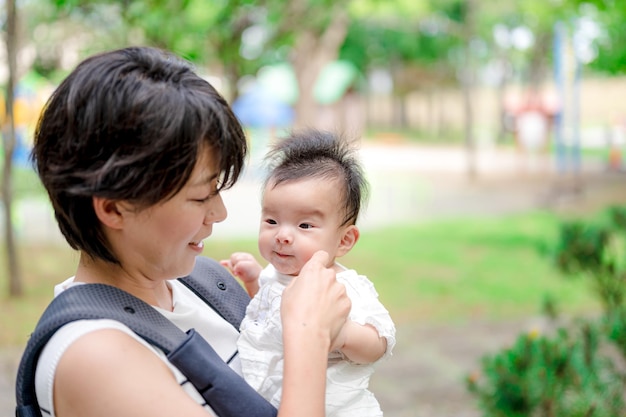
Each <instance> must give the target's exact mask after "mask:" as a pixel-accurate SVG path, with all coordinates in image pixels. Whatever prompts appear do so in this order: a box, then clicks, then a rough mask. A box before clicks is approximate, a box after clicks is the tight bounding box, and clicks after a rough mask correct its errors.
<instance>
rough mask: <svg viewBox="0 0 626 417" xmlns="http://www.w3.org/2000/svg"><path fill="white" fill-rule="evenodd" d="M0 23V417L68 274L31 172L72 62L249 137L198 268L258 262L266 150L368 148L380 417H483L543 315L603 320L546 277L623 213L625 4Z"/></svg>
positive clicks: (69, 11) (147, 6)
mask: <svg viewBox="0 0 626 417" xmlns="http://www.w3.org/2000/svg"><path fill="white" fill-rule="evenodd" d="M0 5H1V9H0V23H1V25H0V29H1V30H2V37H3V40H4V44H5V46H6V47H5V48H0V61H1V62H2V63H3V65H0V83H1V84H2V86H3V89H2V90H1V93H2V98H1V100H0V125H1V134H2V138H3V142H2V143H3V146H2V148H1V149H0V164H2V189H1V194H0V197H1V201H2V205H0V215H1V217H2V222H1V223H0V232H1V233H2V237H3V239H2V241H0V249H2V252H3V253H2V257H1V258H0V259H1V261H0V277H2V278H1V279H0V283H1V284H2V286H1V287H0V288H1V290H0V292H1V295H0V297H1V298H2V302H1V303H0V326H1V331H0V392H2V394H1V395H0V414H1V413H2V411H5V410H7V412H6V413H7V415H8V414H9V413H12V412H13V411H12V410H13V406H14V402H13V401H14V400H13V399H12V389H13V388H12V386H13V379H12V378H14V372H15V367H16V366H17V361H18V360H19V354H20V352H21V349H23V346H24V344H25V343H26V340H27V338H28V334H29V333H30V331H31V329H32V328H33V326H34V325H35V323H36V320H37V318H38V316H39V315H40V314H41V312H42V310H43V308H44V307H45V305H46V304H47V303H48V302H49V300H50V297H51V295H52V285H54V283H56V282H59V281H61V280H62V279H64V278H65V277H66V276H69V275H71V274H72V273H73V269H74V265H75V263H76V260H77V256H76V254H74V253H73V252H72V251H70V250H69V249H68V248H67V246H66V244H65V243H64V242H63V239H62V237H61V236H60V233H59V232H58V230H57V227H56V223H55V221H54V217H53V214H52V211H51V209H50V206H49V204H48V202H47V198H46V195H45V192H44V191H43V190H42V188H41V186H40V185H39V183H38V180H37V178H36V174H35V173H34V171H33V169H32V167H31V164H30V162H29V159H28V155H29V151H30V147H31V146H32V137H33V132H34V129H35V125H36V121H37V118H38V116H39V113H40V111H41V109H42V108H43V106H44V105H45V102H46V100H47V98H48V97H49V95H50V93H51V92H52V91H53V90H54V88H55V86H56V85H57V84H58V83H59V82H60V80H62V79H63V77H64V76H65V75H67V74H68V73H69V71H71V70H72V69H73V68H74V67H75V65H76V64H78V62H79V61H81V60H82V59H83V58H85V57H86V56H88V55H91V54H94V53H97V52H100V51H104V50H109V49H113V48H119V47H124V46H128V45H151V46H156V47H160V48H164V49H168V50H171V51H173V52H175V53H176V54H178V55H180V56H182V57H184V58H185V59H187V60H189V61H190V62H192V63H193V64H194V65H195V67H196V69H197V72H198V73H199V74H201V75H202V76H204V77H205V78H206V79H207V80H208V81H209V82H210V83H211V84H213V85H214V86H215V87H216V88H217V89H218V90H219V91H220V92H221V93H222V94H223V95H224V96H225V97H226V99H227V100H228V101H229V103H231V105H232V107H233V109H234V111H235V113H236V115H237V117H238V118H239V119H240V121H241V122H242V124H243V125H244V127H245V128H246V130H247V133H248V138H249V141H250V148H251V155H250V161H249V164H248V168H247V170H246V172H245V173H244V176H243V178H242V179H241V181H240V182H239V183H238V184H237V186H235V187H234V188H233V189H232V190H228V191H227V192H225V193H224V200H225V202H226V205H227V207H228V209H229V218H228V219H227V220H226V221H225V222H224V223H223V224H220V225H217V226H216V227H215V232H214V235H213V237H212V238H211V239H209V241H208V242H206V243H207V245H206V247H205V254H206V255H208V256H212V257H215V258H218V259H219V258H221V257H226V256H228V254H229V253H230V252H231V251H234V250H249V251H252V252H254V253H257V252H256V243H255V237H256V233H257V225H258V214H259V184H260V181H261V179H262V172H263V166H262V157H263V155H264V153H265V151H266V149H267V146H268V144H271V143H272V142H273V141H276V140H280V137H281V135H283V134H284V133H285V132H287V131H288V130H289V129H293V128H298V127H303V126H315V127H318V128H322V129H330V130H336V131H339V132H342V133H344V134H345V135H346V136H348V137H352V138H356V139H358V140H359V141H360V156H361V159H362V161H363V164H364V167H365V170H366V174H367V176H368V179H369V181H370V183H371V196H370V201H369V206H368V208H367V211H366V212H365V214H364V216H363V218H362V219H361V224H360V226H361V229H362V230H363V231H364V233H363V235H362V238H361V241H360V242H359V245H357V247H355V249H354V251H353V252H351V253H350V254H349V255H348V256H347V258H346V259H345V261H344V263H346V264H349V265H350V266H354V268H356V269H357V270H359V271H362V272H363V273H365V274H366V275H368V276H369V277H370V278H371V279H372V281H374V283H375V284H376V286H377V289H378V290H379V293H380V297H381V299H382V301H383V302H384V303H385V304H386V305H387V306H388V308H389V310H390V311H391V312H392V315H393V316H394V318H395V319H396V322H397V324H398V329H399V337H398V347H397V351H398V352H397V354H396V355H395V356H394V358H392V360H391V361H389V362H388V363H384V364H381V365H380V367H379V372H378V373H377V374H376V375H375V377H374V380H373V381H372V384H373V388H374V390H375V392H376V393H377V395H379V397H380V399H381V403H382V404H383V409H384V410H386V415H388V416H389V417H394V416H428V415H433V416H447V415H450V416H452V415H454V416H477V415H481V411H480V410H482V412H483V414H484V415H488V414H487V411H486V410H487V408H486V407H485V406H484V404H483V405H482V406H481V403H480V402H479V401H478V399H477V398H474V397H472V394H471V393H470V392H468V390H467V389H466V388H465V385H464V378H465V377H466V376H467V375H468V374H471V375H474V374H472V372H473V370H475V369H478V368H479V367H480V357H481V356H482V355H485V354H487V353H489V352H493V351H494V350H496V349H500V348H503V347H505V346H508V345H509V344H511V343H512V342H513V341H514V340H515V337H516V336H517V335H518V334H519V333H520V332H522V333H523V332H525V331H529V329H532V331H533V332H540V333H541V332H542V331H544V330H545V329H546V328H548V327H550V326H548V325H547V324H546V323H547V322H548V321H546V320H547V319H546V318H545V314H544V313H545V312H546V311H552V312H554V311H555V309H556V310H559V311H562V314H563V315H564V316H565V317H570V318H571V317H578V316H580V315H582V316H584V317H589V316H595V315H598V314H600V312H601V311H602V303H601V302H599V301H598V300H597V297H596V296H595V293H594V292H593V290H592V289H591V287H590V286H589V285H588V283H587V282H586V281H585V280H584V279H578V280H576V279H573V280H569V279H566V277H565V276H569V275H572V274H571V273H570V274H566V273H564V271H561V270H559V268H557V266H555V262H554V258H555V256H554V255H555V250H556V249H555V246H558V242H559V236H560V235H559V230H560V227H561V225H562V223H563V222H565V221H569V220H572V219H596V218H601V217H602V216H603V214H602V213H604V210H606V209H607V208H609V207H614V206H616V205H624V204H626V181H625V179H626V176H625V172H626V170H625V164H626V101H625V100H624V99H623V96H624V94H625V93H626V49H625V48H624V47H623V45H624V44H626V7H625V6H624V4H622V2H621V1H618V0H553V1H546V0H524V1H497V0H289V1H283V0H265V1H263V0H260V1H251V0H230V1H229V0H153V1H135V0H102V1H95V0H94V1H87V0H1V1H0ZM620 268H621V267H620ZM574 275H575V274H574ZM553 316H554V314H553ZM550 323H553V322H552V321H550ZM481 407H482V408H481Z"/></svg>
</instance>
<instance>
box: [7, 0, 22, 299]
mask: <svg viewBox="0 0 626 417" xmlns="http://www.w3.org/2000/svg"><path fill="white" fill-rule="evenodd" d="M6 5H7V34H6V37H7V38H6V47H7V59H8V64H9V80H8V83H7V93H6V112H7V118H6V125H5V127H4V129H3V130H4V169H3V173H2V174H3V175H2V201H3V202H4V233H5V241H6V251H7V252H6V255H7V261H8V262H7V265H8V271H7V272H8V274H9V295H10V296H12V297H16V296H20V295H22V293H23V289H22V277H21V273H20V268H19V265H18V259H17V245H16V242H15V234H14V233H13V222H12V221H11V219H12V217H13V210H12V207H13V187H12V182H13V179H12V175H11V173H12V167H13V153H14V150H15V120H14V117H13V101H14V100H13V98H14V95H15V78H16V73H17V57H16V56H17V39H16V37H17V30H16V26H17V12H16V7H15V0H7V2H6Z"/></svg>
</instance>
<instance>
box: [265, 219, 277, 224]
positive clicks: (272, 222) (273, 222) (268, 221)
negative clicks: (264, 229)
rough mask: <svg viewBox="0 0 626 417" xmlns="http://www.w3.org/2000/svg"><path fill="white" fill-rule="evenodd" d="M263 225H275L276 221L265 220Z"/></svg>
mask: <svg viewBox="0 0 626 417" xmlns="http://www.w3.org/2000/svg"><path fill="white" fill-rule="evenodd" d="M265 223H267V224H276V220H274V219H266V220H265Z"/></svg>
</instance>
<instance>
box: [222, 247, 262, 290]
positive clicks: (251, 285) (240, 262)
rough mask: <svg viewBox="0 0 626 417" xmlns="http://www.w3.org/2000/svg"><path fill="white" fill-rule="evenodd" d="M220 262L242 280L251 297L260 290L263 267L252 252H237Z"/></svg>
mask: <svg viewBox="0 0 626 417" xmlns="http://www.w3.org/2000/svg"><path fill="white" fill-rule="evenodd" d="M220 264H221V265H222V266H223V267H225V268H228V269H229V270H230V272H231V273H232V274H233V275H234V276H236V277H237V278H239V280H241V282H242V283H243V286H244V287H245V289H246V291H247V292H248V295H250V297H254V296H255V295H256V293H257V292H258V291H259V275H261V271H262V270H263V267H262V266H261V264H259V263H258V262H257V260H256V259H255V258H254V256H252V254H250V253H247V252H235V253H233V254H232V255H230V258H229V259H223V260H221V261H220Z"/></svg>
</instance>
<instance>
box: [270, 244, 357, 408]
mask: <svg viewBox="0 0 626 417" xmlns="http://www.w3.org/2000/svg"><path fill="white" fill-rule="evenodd" d="M328 261H329V256H328V254H327V253H326V252H323V251H319V252H316V253H315V254H314V255H313V256H312V257H311V259H310V260H309V262H307V263H306V264H305V265H304V267H303V268H302V270H301V271H300V275H299V276H298V277H297V278H295V279H294V280H292V281H291V283H289V285H288V286H287V288H285V290H284V292H283V297H282V301H281V303H282V304H281V311H280V312H281V319H282V323H283V345H284V349H285V364H284V374H283V394H282V400H281V403H280V408H279V410H278V415H279V416H280V417H283V416H294V415H298V416H299V417H324V415H325V405H324V399H325V392H326V366H327V365H328V352H329V350H330V347H331V346H332V345H333V342H334V340H335V338H336V337H337V335H338V334H339V331H340V330H341V328H342V327H343V325H344V323H345V322H346V319H347V317H348V313H349V312H350V307H351V303H350V299H349V298H348V296H347V295H346V288H345V287H344V286H343V285H342V284H340V283H339V282H337V279H336V277H335V271H334V270H332V269H329V268H326V265H327V264H328ZM303 404H307V407H302V405H303Z"/></svg>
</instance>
